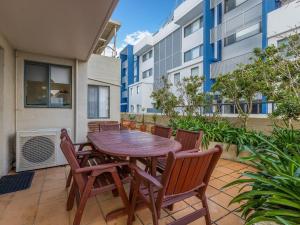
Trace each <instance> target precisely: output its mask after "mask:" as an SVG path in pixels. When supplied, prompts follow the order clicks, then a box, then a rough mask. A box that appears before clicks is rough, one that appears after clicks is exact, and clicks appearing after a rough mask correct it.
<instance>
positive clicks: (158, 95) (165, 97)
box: [151, 77, 179, 118]
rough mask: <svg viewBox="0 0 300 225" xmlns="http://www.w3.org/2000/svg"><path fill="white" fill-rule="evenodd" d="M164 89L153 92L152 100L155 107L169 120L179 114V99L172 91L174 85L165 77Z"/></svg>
mask: <svg viewBox="0 0 300 225" xmlns="http://www.w3.org/2000/svg"><path fill="white" fill-rule="evenodd" d="M162 80H163V84H164V86H163V88H161V89H158V90H156V91H153V92H152V94H151V98H153V100H154V107H155V108H156V109H159V110H161V112H162V113H163V114H165V115H166V116H168V117H169V118H173V117H176V116H177V115H178V112H177V111H176V107H177V106H178V105H179V100H178V98H177V97H176V96H175V95H174V94H173V93H172V92H171V91H170V88H171V86H172V84H170V83H169V81H168V79H167V78H165V77H163V79H162Z"/></svg>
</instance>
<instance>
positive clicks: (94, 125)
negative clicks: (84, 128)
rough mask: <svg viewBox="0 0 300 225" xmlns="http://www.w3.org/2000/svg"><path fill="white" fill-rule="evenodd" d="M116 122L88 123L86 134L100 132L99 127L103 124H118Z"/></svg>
mask: <svg viewBox="0 0 300 225" xmlns="http://www.w3.org/2000/svg"><path fill="white" fill-rule="evenodd" d="M118 123H119V122H118V121H90V122H88V132H89V133H94V132H100V125H105V124H118Z"/></svg>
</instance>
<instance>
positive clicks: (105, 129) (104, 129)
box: [100, 123, 121, 132]
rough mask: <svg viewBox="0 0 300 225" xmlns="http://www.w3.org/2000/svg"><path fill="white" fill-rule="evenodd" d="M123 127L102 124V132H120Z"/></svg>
mask: <svg viewBox="0 0 300 225" xmlns="http://www.w3.org/2000/svg"><path fill="white" fill-rule="evenodd" d="M120 129H121V125H120V124H118V123H116V124H100V132H101V131H113V130H120Z"/></svg>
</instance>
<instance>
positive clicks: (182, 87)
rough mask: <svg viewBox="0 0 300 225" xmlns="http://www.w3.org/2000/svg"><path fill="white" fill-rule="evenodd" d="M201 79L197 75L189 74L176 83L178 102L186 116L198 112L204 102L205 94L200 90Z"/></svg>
mask: <svg viewBox="0 0 300 225" xmlns="http://www.w3.org/2000/svg"><path fill="white" fill-rule="evenodd" d="M202 84H203V79H202V78H201V77H199V76H189V77H185V78H183V79H182V81H180V82H178V84H177V92H178V93H179V102H181V103H182V106H183V109H184V113H185V114H186V115H187V116H189V117H190V116H193V115H198V114H199V109H200V107H201V106H202V105H203V104H204V103H205V94H204V93H203V92H202Z"/></svg>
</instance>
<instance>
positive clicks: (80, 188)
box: [60, 136, 130, 225]
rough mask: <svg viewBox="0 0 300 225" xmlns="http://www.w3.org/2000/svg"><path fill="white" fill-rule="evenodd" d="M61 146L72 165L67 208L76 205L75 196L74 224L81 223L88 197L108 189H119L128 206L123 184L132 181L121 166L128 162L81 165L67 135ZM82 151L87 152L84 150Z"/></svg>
mask: <svg viewBox="0 0 300 225" xmlns="http://www.w3.org/2000/svg"><path fill="white" fill-rule="evenodd" d="M60 147H61V149H62V151H63V153H64V155H65V157H66V159H67V161H68V163H69V164H70V167H71V171H72V177H73V178H74V179H73V183H72V186H71V190H70V192H69V197H68V201H67V210H71V209H72V208H73V205H74V201H75V197H76V203H77V205H78V206H77V210H76V214H75V218H74V221H73V225H80V221H81V217H82V214H83V211H84V208H85V205H86V203H87V200H88V198H90V197H93V196H95V195H97V194H100V193H104V192H107V191H113V190H115V189H117V190H118V194H119V195H120V197H121V199H122V201H123V204H124V206H125V207H128V206H129V204H128V199H127V196H126V192H125V190H124V187H123V184H122V183H125V182H129V181H130V177H129V175H128V173H127V172H124V170H122V169H121V168H122V167H123V166H125V165H128V162H118V163H106V164H101V165H96V166H90V167H81V165H80V164H79V162H78V160H77V158H76V155H74V147H73V145H72V144H71V142H70V141H69V140H68V139H67V137H66V136H63V137H62V140H61V144H60ZM82 153H85V151H84V152H82ZM87 159H88V154H86V153H85V154H84V158H83V161H84V160H85V161H86V160H87Z"/></svg>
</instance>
